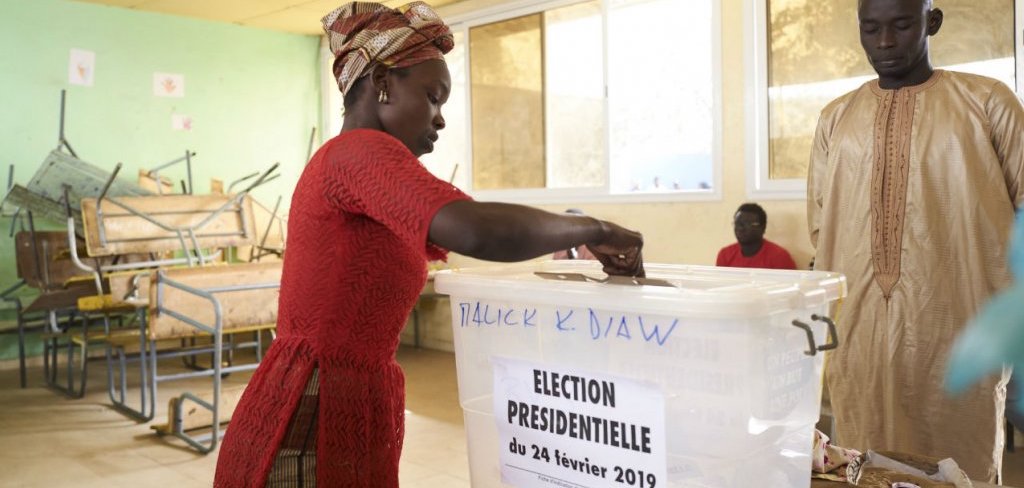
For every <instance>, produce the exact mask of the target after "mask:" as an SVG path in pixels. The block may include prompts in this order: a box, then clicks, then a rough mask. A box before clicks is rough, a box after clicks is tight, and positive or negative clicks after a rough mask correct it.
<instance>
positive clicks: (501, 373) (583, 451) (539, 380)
mask: <svg viewBox="0 0 1024 488" xmlns="http://www.w3.org/2000/svg"><path fill="white" fill-rule="evenodd" d="M491 363H492V365H493V367H494V420H495V422H496V423H497V425H498V437H499V442H500V445H499V446H498V450H499V452H500V453H501V455H500V461H501V480H502V481H503V482H504V483H507V484H509V485H512V486H516V487H520V488H526V487H553V486H557V487H563V488H581V487H586V488H590V487H604V486H608V487H620V488H621V487H634V488H656V487H659V486H666V482H667V480H666V476H665V471H666V469H665V452H666V445H665V397H664V394H663V393H662V391H661V390H660V389H659V388H658V387H657V386H656V385H653V384H650V383H645V382H641V381H636V380H632V379H628V378H622V377H617V376H611V375H607V374H602V373H595V372H588V371H582V370H579V369H576V368H572V367H566V366H558V365H550V364H540V363H531V362H526V361H522V360H518V359H510V358H501V357H492V358H491Z"/></svg>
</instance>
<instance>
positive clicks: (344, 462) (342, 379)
mask: <svg viewBox="0 0 1024 488" xmlns="http://www.w3.org/2000/svg"><path fill="white" fill-rule="evenodd" d="M468 198H469V197H468V196H466V195H465V194H464V193H462V192H461V191H459V190H458V189H457V188H455V187H454V186H452V185H450V184H448V183H446V182H444V181H442V180H439V179H437V178H435V177H434V176H433V175H431V174H430V172H428V171H427V170H426V168H424V167H423V165H422V164H421V163H420V162H419V160H418V159H416V157H415V156H413V154H412V153H411V152H409V150H408V149H407V148H406V147H405V146H404V145H402V143H401V142H399V141H398V140H397V139H395V138H393V137H391V136H390V135H388V134H385V133H383V132H380V131H374V130H355V131H350V132H346V133H343V134H341V135H339V136H338V137H335V138H334V139H332V140H330V141H329V142H327V144H325V145H324V146H323V147H322V148H320V150H319V151H317V153H316V155H315V156H313V159H312V160H311V161H310V163H309V165H308V166H307V167H306V169H305V171H304V172H303V174H302V177H301V178H300V179H299V183H298V186H297V187H296V188H295V193H294V195H293V196H292V205H291V211H290V213H289V220H288V252H287V255H286V257H285V260H284V274H283V276H282V278H281V297H280V307H279V311H278V321H277V331H278V335H277V338H276V339H275V340H274V343H273V345H272V346H271V347H270V350H269V351H268V353H267V355H266V357H265V358H264V359H263V363H262V364H261V365H260V367H259V369H257V370H256V373H255V374H254V375H253V377H252V380H251V381H250V382H249V386H248V387H247V389H246V392H245V395H244V396H243V397H242V400H241V403H239V405H238V408H237V410H236V411H235V414H234V416H233V417H232V420H231V424H230V425H229V427H228V431H227V434H226V436H225V438H224V442H223V444H222V446H221V448H220V458H219V459H218V461H217V474H216V478H215V481H214V486H216V487H246V488H249V487H258V486H315V485H320V486H346V487H371V486H372V487H397V486H398V459H399V455H400V454H401V450H402V437H403V428H404V417H403V415H404V404H405V389H404V387H405V378H404V376H403V374H402V370H401V368H400V367H399V366H398V364H397V363H396V362H395V350H396V348H397V347H398V337H399V332H400V331H401V329H402V327H403V325H404V324H405V322H406V319H407V317H408V315H409V312H410V311H411V309H412V307H413V306H414V305H415V302H416V300H417V298H418V296H419V293H420V291H422V289H423V285H424V283H425V281H426V275H427V267H426V263H427V261H428V260H430V259H439V258H443V257H444V256H445V254H446V252H445V251H444V250H443V249H440V248H438V247H435V246H433V245H431V244H430V243H428V241H427V232H428V229H429V226H430V221H431V219H432V218H433V216H434V214H435V213H436V212H437V210H438V209H440V208H441V207H442V206H444V205H445V204H447V203H450V202H453V201H456V200H465V199H468Z"/></svg>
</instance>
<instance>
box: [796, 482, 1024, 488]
mask: <svg viewBox="0 0 1024 488" xmlns="http://www.w3.org/2000/svg"><path fill="white" fill-rule="evenodd" d="M971 483H972V484H973V485H974V488H1000V487H997V486H996V485H992V484H988V483H982V482H980V481H973V482H971ZM841 486H850V485H847V484H846V483H840V482H837V481H826V480H811V488H839V487H841ZM1001 488H1010V487H1006V486H1003V487H1001Z"/></svg>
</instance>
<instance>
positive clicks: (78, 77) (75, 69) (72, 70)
mask: <svg viewBox="0 0 1024 488" xmlns="http://www.w3.org/2000/svg"><path fill="white" fill-rule="evenodd" d="M95 68H96V53H94V52H92V51H86V50H84V49H72V50H71V56H69V57H68V83H71V84H72V85H81V86H92V81H93V75H94V71H95Z"/></svg>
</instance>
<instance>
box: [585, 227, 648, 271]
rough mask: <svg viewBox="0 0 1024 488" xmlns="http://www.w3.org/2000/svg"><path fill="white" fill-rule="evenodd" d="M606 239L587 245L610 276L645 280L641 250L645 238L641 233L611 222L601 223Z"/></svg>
mask: <svg viewBox="0 0 1024 488" xmlns="http://www.w3.org/2000/svg"><path fill="white" fill-rule="evenodd" d="M601 227H602V231H603V232H602V234H603V235H604V238H603V239H601V240H600V241H598V242H592V243H588V244H587V249H589V250H590V252H592V253H593V254H594V257H596V258H597V260H598V261H600V262H601V264H602V265H604V272H605V273H608V274H609V275H618V276H635V277H639V278H643V277H644V276H645V272H644V259H643V254H642V253H641V250H642V249H643V247H644V237H643V236H642V235H640V233H639V232H633V231H631V230H627V229H623V228H622V227H619V226H618V225H615V224H613V223H611V222H606V221H601Z"/></svg>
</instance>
